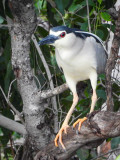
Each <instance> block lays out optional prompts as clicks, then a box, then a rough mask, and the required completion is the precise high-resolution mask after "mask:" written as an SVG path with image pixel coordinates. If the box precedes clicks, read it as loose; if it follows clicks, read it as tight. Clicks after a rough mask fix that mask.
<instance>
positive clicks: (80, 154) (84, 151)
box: [77, 149, 89, 160]
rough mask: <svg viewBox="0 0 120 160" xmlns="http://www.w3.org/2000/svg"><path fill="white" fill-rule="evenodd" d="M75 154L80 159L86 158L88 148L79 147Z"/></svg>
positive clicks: (84, 159)
mask: <svg viewBox="0 0 120 160" xmlns="http://www.w3.org/2000/svg"><path fill="white" fill-rule="evenodd" d="M77 156H78V157H79V158H80V160H86V159H87V158H88V156H89V150H87V149H79V150H78V151H77Z"/></svg>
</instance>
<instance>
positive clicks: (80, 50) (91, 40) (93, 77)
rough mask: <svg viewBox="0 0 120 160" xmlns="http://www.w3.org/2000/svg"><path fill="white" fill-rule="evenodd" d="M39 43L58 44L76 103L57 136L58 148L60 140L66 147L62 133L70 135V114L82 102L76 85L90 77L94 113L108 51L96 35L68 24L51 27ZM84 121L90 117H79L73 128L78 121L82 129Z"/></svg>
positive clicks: (58, 55) (60, 62)
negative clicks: (97, 91) (99, 82)
mask: <svg viewBox="0 0 120 160" xmlns="http://www.w3.org/2000/svg"><path fill="white" fill-rule="evenodd" d="M38 44H39V45H45V44H49V45H52V46H54V47H55V56H56V61H57V64H58V66H59V67H60V68H62V70H63V74H64V76H65V79H66V83H67V84H68V87H69V89H70V90H71V91H72V94H73V103H72V105H71V107H70V109H69V111H68V113H67V116H66V117H65V120H64V122H63V124H62V126H61V128H60V130H59V132H58V133H57V135H56V137H55V139H54V143H55V146H56V147H58V141H59V143H60V144H61V145H62V148H63V149H66V147H65V145H64V143H63V141H62V134H63V132H64V133H65V134H67V129H68V127H69V120H70V117H71V115H72V113H73V111H74V109H75V107H76V105H77V103H78V101H79V97H78V94H77V89H76V85H77V83H78V82H80V81H84V80H88V79H89V80H90V82H91V86H92V90H93V93H92V97H91V107H90V113H91V112H93V111H94V108H95V104H96V101H97V94H96V86H97V77H98V74H101V73H105V66H106V62H107V51H106V49H105V46H104V44H103V42H102V40H101V39H100V38H99V37H98V36H97V35H95V34H93V33H91V32H86V31H82V30H80V29H77V28H69V27H67V26H56V27H53V28H51V29H50V31H49V35H48V36H47V37H45V38H43V39H42V40H41V41H39V42H38ZM85 120H87V117H83V118H81V119H78V120H77V121H76V122H75V123H74V124H73V127H75V126H76V125H77V124H78V130H79V131H80V128H81V125H82V123H83V122H84V121H85Z"/></svg>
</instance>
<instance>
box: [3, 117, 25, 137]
mask: <svg viewBox="0 0 120 160" xmlns="http://www.w3.org/2000/svg"><path fill="white" fill-rule="evenodd" d="M0 126H2V127H4V128H7V129H9V130H11V131H15V132H18V133H20V134H22V135H25V134H26V129H25V127H24V125H22V124H20V123H18V122H15V121H13V120H11V119H9V118H6V117H4V116H2V115H1V114H0Z"/></svg>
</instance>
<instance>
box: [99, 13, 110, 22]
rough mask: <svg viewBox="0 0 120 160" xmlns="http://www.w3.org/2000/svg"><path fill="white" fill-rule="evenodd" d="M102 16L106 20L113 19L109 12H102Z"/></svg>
mask: <svg viewBox="0 0 120 160" xmlns="http://www.w3.org/2000/svg"><path fill="white" fill-rule="evenodd" d="M101 17H102V18H103V19H104V20H105V21H111V17H110V15H109V14H108V13H107V12H101Z"/></svg>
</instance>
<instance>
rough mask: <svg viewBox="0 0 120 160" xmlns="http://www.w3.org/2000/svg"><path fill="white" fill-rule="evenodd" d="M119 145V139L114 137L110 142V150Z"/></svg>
mask: <svg viewBox="0 0 120 160" xmlns="http://www.w3.org/2000/svg"><path fill="white" fill-rule="evenodd" d="M119 144H120V137H115V138H112V140H111V148H112V149H115V148H117V147H118V146H119Z"/></svg>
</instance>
